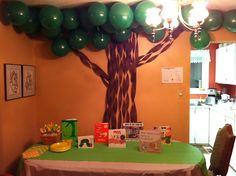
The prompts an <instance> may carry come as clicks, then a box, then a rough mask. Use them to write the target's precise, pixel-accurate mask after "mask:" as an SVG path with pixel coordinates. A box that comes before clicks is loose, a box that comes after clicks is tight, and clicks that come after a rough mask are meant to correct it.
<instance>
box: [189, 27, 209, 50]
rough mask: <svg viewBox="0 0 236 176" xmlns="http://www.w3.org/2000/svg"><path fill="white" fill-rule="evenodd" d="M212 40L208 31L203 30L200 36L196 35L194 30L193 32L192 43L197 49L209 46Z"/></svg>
mask: <svg viewBox="0 0 236 176" xmlns="http://www.w3.org/2000/svg"><path fill="white" fill-rule="evenodd" d="M210 41H211V38H210V35H209V34H208V32H207V31H205V30H202V31H201V33H200V35H199V36H198V37H195V36H194V32H192V33H191V37H190V43H191V45H192V47H193V48H195V49H204V48H206V47H208V46H209V44H210Z"/></svg>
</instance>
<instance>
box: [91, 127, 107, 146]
mask: <svg viewBox="0 0 236 176" xmlns="http://www.w3.org/2000/svg"><path fill="white" fill-rule="evenodd" d="M108 129H109V124H108V123H96V124H95V129H94V141H95V142H97V143H106V144H107V143H108Z"/></svg>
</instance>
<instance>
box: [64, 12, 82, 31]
mask: <svg viewBox="0 0 236 176" xmlns="http://www.w3.org/2000/svg"><path fill="white" fill-rule="evenodd" d="M62 14H63V23H62V26H63V27H64V28H65V29H67V30H74V29H76V28H77V27H78V26H79V19H78V16H77V12H76V10H75V9H63V10H62Z"/></svg>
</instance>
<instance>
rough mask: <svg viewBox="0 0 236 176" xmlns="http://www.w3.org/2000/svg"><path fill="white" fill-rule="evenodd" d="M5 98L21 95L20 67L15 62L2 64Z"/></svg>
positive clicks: (9, 98)
mask: <svg viewBox="0 0 236 176" xmlns="http://www.w3.org/2000/svg"><path fill="white" fill-rule="evenodd" d="M4 77H5V100H6V101H8V100H13V99H16V98H21V97H22V68H21V65H17V64H4Z"/></svg>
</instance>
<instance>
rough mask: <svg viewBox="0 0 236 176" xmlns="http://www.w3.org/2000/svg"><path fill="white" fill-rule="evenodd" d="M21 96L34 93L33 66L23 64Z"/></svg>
mask: <svg viewBox="0 0 236 176" xmlns="http://www.w3.org/2000/svg"><path fill="white" fill-rule="evenodd" d="M22 68H23V79H22V80H23V97H28V96H32V95H35V66H33V65H23V66H22Z"/></svg>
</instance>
